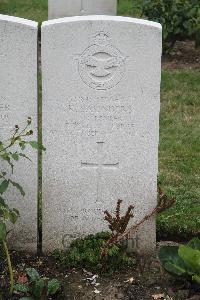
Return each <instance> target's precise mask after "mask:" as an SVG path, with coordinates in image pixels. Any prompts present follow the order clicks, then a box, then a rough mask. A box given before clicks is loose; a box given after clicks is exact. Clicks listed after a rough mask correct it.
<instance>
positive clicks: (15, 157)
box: [11, 153, 19, 161]
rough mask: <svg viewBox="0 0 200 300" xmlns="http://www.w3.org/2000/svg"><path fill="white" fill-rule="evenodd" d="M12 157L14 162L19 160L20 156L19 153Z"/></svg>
mask: <svg viewBox="0 0 200 300" xmlns="http://www.w3.org/2000/svg"><path fill="white" fill-rule="evenodd" d="M11 156H12V158H13V159H14V160H16V161H18V160H19V154H18V153H12V154H11Z"/></svg>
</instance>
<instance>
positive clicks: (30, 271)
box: [26, 268, 40, 282]
mask: <svg viewBox="0 0 200 300" xmlns="http://www.w3.org/2000/svg"><path fill="white" fill-rule="evenodd" d="M26 273H27V275H28V276H29V278H30V280H31V282H34V281H37V280H39V279H40V275H39V274H38V272H37V271H36V270H35V269H34V268H27V269H26Z"/></svg>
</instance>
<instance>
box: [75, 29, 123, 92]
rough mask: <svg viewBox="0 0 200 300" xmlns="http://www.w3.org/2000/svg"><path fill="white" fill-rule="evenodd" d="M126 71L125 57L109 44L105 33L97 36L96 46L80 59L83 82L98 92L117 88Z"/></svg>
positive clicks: (89, 48)
mask: <svg viewBox="0 0 200 300" xmlns="http://www.w3.org/2000/svg"><path fill="white" fill-rule="evenodd" d="M124 71H125V57H123V55H122V54H121V52H120V51H119V50H118V49H117V48H115V47H114V46H112V45H111V44H110V43H109V37H108V35H107V34H106V33H105V32H99V33H97V34H96V35H95V38H94V44H93V45H91V46H89V47H88V48H87V49H86V50H85V51H84V52H83V53H82V54H81V55H80V57H79V73H80V77H81V78H82V80H83V82H84V83H85V84H87V85H88V86H89V87H91V88H93V89H96V90H107V89H111V88H113V87H114V86H116V85H117V84H118V83H119V82H120V80H121V79H122V77H123V75H124Z"/></svg>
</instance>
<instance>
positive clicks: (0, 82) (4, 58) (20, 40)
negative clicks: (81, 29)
mask: <svg viewBox="0 0 200 300" xmlns="http://www.w3.org/2000/svg"><path fill="white" fill-rule="evenodd" d="M29 116H32V118H33V120H34V123H33V126H32V127H33V128H34V132H35V134H34V137H31V139H37V23H35V22H32V21H28V20H24V19H19V18H15V17H9V16H5V15H0V140H4V139H6V138H10V137H11V134H12V131H11V130H13V128H14V126H15V125H16V124H17V125H19V126H22V127H23V126H24V125H26V120H27V118H28V117H29ZM28 149H30V148H29V147H28V148H27V150H28ZM28 155H29V157H30V158H31V159H32V162H30V161H26V160H25V159H21V160H20V161H19V162H15V169H14V170H15V171H14V174H13V175H12V179H13V180H14V181H16V182H18V183H19V184H20V185H22V186H23V188H24V190H25V192H26V195H25V197H24V198H23V197H22V196H21V195H20V194H19V192H18V191H16V189H14V188H11V189H9V190H10V192H8V193H7V195H5V198H6V199H9V201H10V202H9V203H10V205H11V206H12V207H15V208H17V209H18V210H19V212H20V219H19V221H18V222H17V223H16V225H15V226H14V227H13V228H12V230H11V232H10V233H9V234H8V239H9V240H10V244H11V246H13V247H14V248H15V249H22V250H31V251H35V250H36V249H37V153H36V151H33V150H31V149H30V150H29V152H28ZM1 163H2V161H1ZM8 172H9V169H8Z"/></svg>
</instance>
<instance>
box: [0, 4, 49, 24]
mask: <svg viewBox="0 0 200 300" xmlns="http://www.w3.org/2000/svg"><path fill="white" fill-rule="evenodd" d="M47 3H48V0H0V14H5V15H12V16H16V17H21V18H25V19H30V20H33V21H37V22H39V23H41V22H42V21H44V20H47V18H48V17H47V16H48V13H47V10H48V4H47Z"/></svg>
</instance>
